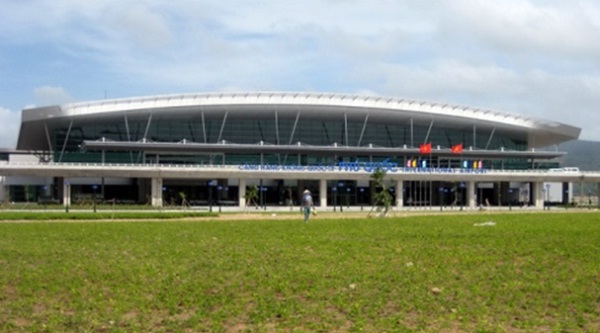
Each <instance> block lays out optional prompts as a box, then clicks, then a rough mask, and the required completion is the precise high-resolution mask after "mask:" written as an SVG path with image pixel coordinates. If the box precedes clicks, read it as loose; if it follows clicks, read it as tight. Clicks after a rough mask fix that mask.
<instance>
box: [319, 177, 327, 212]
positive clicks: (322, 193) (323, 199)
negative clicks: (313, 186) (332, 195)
mask: <svg viewBox="0 0 600 333" xmlns="http://www.w3.org/2000/svg"><path fill="white" fill-rule="evenodd" d="M319 206H320V207H321V208H326V207H327V180H325V179H320V180H319Z"/></svg>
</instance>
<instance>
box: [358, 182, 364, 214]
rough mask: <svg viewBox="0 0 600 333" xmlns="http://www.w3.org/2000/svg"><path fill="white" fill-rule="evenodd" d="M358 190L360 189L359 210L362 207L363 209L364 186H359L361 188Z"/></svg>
mask: <svg viewBox="0 0 600 333" xmlns="http://www.w3.org/2000/svg"><path fill="white" fill-rule="evenodd" d="M359 191H360V210H363V209H364V204H365V203H364V193H365V188H364V187H361V188H360V189H359Z"/></svg>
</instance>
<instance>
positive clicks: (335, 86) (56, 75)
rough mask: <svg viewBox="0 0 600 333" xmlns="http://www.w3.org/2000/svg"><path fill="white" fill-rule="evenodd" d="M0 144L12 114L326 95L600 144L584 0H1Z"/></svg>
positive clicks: (596, 79)
mask: <svg viewBox="0 0 600 333" xmlns="http://www.w3.org/2000/svg"><path fill="white" fill-rule="evenodd" d="M0 8H1V11H0V126H1V127H0V128H1V129H2V130H1V131H0V147H11V148H12V147H14V146H15V144H16V139H17V136H18V131H19V126H20V118H21V110H22V109H24V108H30V107H39V106H45V105H54V104H64V103H71V102H82V101H90V100H101V99H106V98H109V99H111V98H126V97H138V96H148V95H157V94H161V95H162V94H178V93H201V92H221V91H237V92H245V91H299V92H316V91H318V92H334V93H349V94H360V95H373V96H389V97H397V98H408V99H416V100H426V101H431V102H439V103H448V104H456V105H461V106H472V107H478V108H482V109H491V110H495V111H501V112H505V113H510V114H518V115H523V116H528V117H534V118H540V119H545V120H551V121H558V122H562V123H566V124H569V125H573V126H577V127H580V128H582V133H581V136H580V139H582V140H594V141H600V42H599V40H598V36H600V20H598V17H600V2H598V1H595V0H588V1H584V0H581V1H579V0H573V1H558V0H503V1H485V0H480V1H477V0H438V1H433V0H413V1H400V0H364V1H362V0H303V1H297V0H294V1H288V0H279V1H272V0H271V1H267V0H264V1H261V0H245V1H241V0H230V1H217V0H213V1H205V0H143V1H137V0H127V1H123V0H86V1H81V0H19V1H15V0H0Z"/></svg>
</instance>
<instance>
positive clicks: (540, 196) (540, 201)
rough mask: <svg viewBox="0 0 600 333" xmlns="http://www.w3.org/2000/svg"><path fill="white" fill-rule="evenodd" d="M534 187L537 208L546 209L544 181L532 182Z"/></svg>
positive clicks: (534, 199)
mask: <svg viewBox="0 0 600 333" xmlns="http://www.w3.org/2000/svg"><path fill="white" fill-rule="evenodd" d="M532 185H533V186H532V187H533V202H534V205H535V208H538V209H544V183H543V182H535V183H532Z"/></svg>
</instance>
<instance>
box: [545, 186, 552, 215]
mask: <svg viewBox="0 0 600 333" xmlns="http://www.w3.org/2000/svg"><path fill="white" fill-rule="evenodd" d="M551 186H552V185H550V184H546V194H547V195H548V198H547V200H548V204H547V205H546V206H547V207H548V210H550V187H551Z"/></svg>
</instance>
